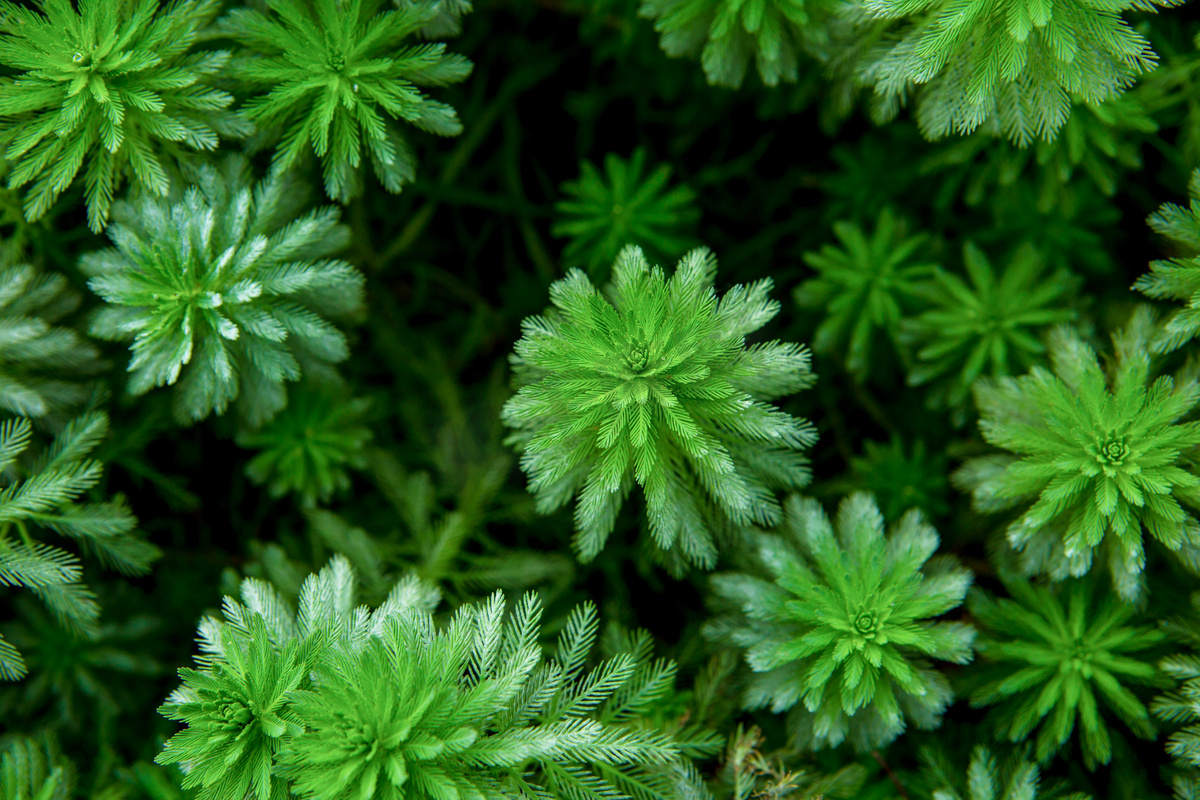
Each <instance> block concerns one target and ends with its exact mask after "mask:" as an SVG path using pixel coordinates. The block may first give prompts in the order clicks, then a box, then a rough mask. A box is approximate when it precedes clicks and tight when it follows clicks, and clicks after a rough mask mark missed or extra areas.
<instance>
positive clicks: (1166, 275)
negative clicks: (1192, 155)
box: [1133, 169, 1200, 353]
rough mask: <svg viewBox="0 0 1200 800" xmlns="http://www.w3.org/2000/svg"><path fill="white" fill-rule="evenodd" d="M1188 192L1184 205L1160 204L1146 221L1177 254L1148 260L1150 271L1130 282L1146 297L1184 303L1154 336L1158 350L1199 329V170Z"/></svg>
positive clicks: (1168, 348)
mask: <svg viewBox="0 0 1200 800" xmlns="http://www.w3.org/2000/svg"><path fill="white" fill-rule="evenodd" d="M1188 194H1189V195H1190V196H1191V202H1190V203H1189V204H1188V205H1187V207H1184V206H1181V205H1178V204H1176V203H1163V204H1162V205H1161V206H1160V207H1159V209H1158V211H1155V212H1154V213H1153V214H1151V215H1150V219H1149V220H1148V221H1149V223H1150V227H1151V228H1152V229H1153V230H1154V232H1155V233H1158V234H1161V235H1162V236H1166V237H1167V238H1168V239H1171V240H1172V245H1173V246H1174V248H1175V250H1176V252H1177V254H1176V255H1175V257H1174V258H1171V259H1163V260H1158V261H1152V262H1150V272H1148V273H1146V274H1145V275H1141V276H1140V277H1138V279H1137V281H1136V282H1134V284H1133V288H1134V289H1137V290H1138V291H1139V292H1142V293H1143V294H1145V295H1146V296H1147V297H1153V298H1155V299H1166V300H1182V301H1183V302H1184V303H1185V305H1184V307H1183V308H1181V309H1178V310H1176V311H1175V312H1174V313H1173V314H1172V315H1171V317H1170V318H1169V319H1168V320H1167V322H1166V324H1165V325H1164V326H1163V328H1162V330H1161V331H1160V332H1159V334H1158V336H1156V337H1155V339H1154V342H1153V345H1152V346H1153V348H1154V350H1155V351H1157V352H1160V353H1161V352H1168V351H1171V350H1175V349H1177V348H1179V347H1181V346H1182V345H1184V344H1185V343H1187V342H1189V341H1191V340H1192V339H1194V338H1195V337H1196V334H1197V333H1198V332H1200V169H1197V170H1196V171H1194V172H1193V173H1192V178H1191V181H1190V182H1189V183H1188Z"/></svg>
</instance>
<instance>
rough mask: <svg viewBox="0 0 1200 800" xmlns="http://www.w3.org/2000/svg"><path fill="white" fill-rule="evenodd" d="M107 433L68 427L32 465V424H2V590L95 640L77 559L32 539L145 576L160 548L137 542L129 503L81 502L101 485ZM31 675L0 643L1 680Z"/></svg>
mask: <svg viewBox="0 0 1200 800" xmlns="http://www.w3.org/2000/svg"><path fill="white" fill-rule="evenodd" d="M107 431H108V418H107V417H106V416H104V414H102V413H98V412H92V413H88V414H85V415H83V416H82V417H80V418H78V419H76V420H75V421H74V422H72V423H70V424H69V425H67V426H66V427H65V428H64V429H63V431H62V432H61V433H59V435H58V436H57V437H56V438H55V439H54V442H53V444H51V445H50V447H48V448H47V449H46V450H45V451H44V452H42V453H41V455H40V456H39V457H38V458H36V459H34V460H32V461H29V460H27V459H25V458H23V456H24V455H25V452H26V451H27V450H28V449H29V445H30V443H31V439H32V435H33V428H32V426H31V425H30V424H29V421H28V420H26V419H9V420H6V421H5V422H4V423H3V424H0V487H2V488H0V586H16V587H23V588H26V589H28V590H29V591H30V592H31V593H32V594H33V595H34V596H35V597H37V598H38V599H39V600H40V601H41V602H42V603H43V604H44V605H45V606H46V608H48V609H49V610H50V611H51V612H53V614H54V616H55V618H56V619H57V620H58V622H59V624H61V625H64V626H67V627H70V628H72V629H73V630H76V631H79V632H82V633H90V632H94V631H95V630H96V621H97V619H98V618H99V614H100V608H99V606H98V605H97V604H96V599H95V595H94V594H93V593H92V592H91V590H90V589H88V588H87V587H86V586H85V585H84V584H83V583H82V582H81V580H80V578H81V576H82V565H81V563H80V561H79V558H78V557H77V556H75V555H74V554H73V553H71V552H69V551H67V550H64V549H62V548H60V547H57V546H55V545H52V544H48V543H46V542H43V541H38V540H37V539H35V538H34V533H35V532H37V533H41V532H52V533H54V534H57V535H59V536H65V537H68V538H70V539H73V540H74V541H75V542H76V543H77V544H78V545H79V548H80V549H81V550H82V551H83V552H84V553H86V554H89V555H94V556H95V557H96V558H97V559H98V560H99V561H100V562H101V563H102V564H103V565H104V566H106V567H109V568H112V569H116V570H118V571H120V572H122V573H124V574H126V575H139V574H142V573H144V572H146V571H147V570H148V569H149V567H150V564H151V562H153V561H154V560H155V559H156V558H157V557H158V555H159V551H158V548H156V547H155V546H154V545H152V544H150V543H149V542H146V541H145V540H143V539H140V538H137V537H136V536H134V535H133V529H134V526H135V525H136V524H137V520H135V519H134V517H133V515H132V514H131V513H130V511H129V509H128V508H127V507H126V506H125V502H124V499H123V498H120V497H118V498H117V499H116V500H114V501H111V502H104V503H90V502H79V501H78V498H79V497H80V496H81V495H82V494H83V493H84V492H85V491H87V490H88V489H90V488H91V487H92V486H94V485H95V484H96V482H97V481H99V480H100V476H101V473H102V472H103V465H101V464H100V463H99V462H96V461H92V460H91V459H89V458H88V457H87V456H88V454H89V453H91V451H92V450H93V449H95V447H96V445H97V444H99V443H100V440H101V439H103V438H104V435H105V433H107ZM24 674H25V664H24V661H23V660H22V659H21V654H20V653H18V652H17V650H16V648H15V647H13V646H12V645H11V644H10V643H9V642H7V641H5V639H4V637H3V636H0V680H15V679H17V678H20V677H22V676H23V675H24Z"/></svg>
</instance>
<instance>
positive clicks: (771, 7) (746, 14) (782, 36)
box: [639, 0, 828, 88]
mask: <svg viewBox="0 0 1200 800" xmlns="http://www.w3.org/2000/svg"><path fill="white" fill-rule="evenodd" d="M639 14H640V15H641V16H643V17H648V18H650V19H653V20H654V28H655V30H657V31H658V32H659V33H660V34H661V36H662V39H661V42H662V49H663V51H664V52H666V53H667V55H670V56H689V57H690V56H695V55H697V54H699V56H700V63H701V65H703V67H704V74H705V76H706V77H707V78H708V82H709V83H710V84H713V85H714V86H729V87H732V88H737V87H738V86H741V85H742V81H743V80H745V77H746V69H747V68H748V67H749V66H750V62H751V61H753V62H754V63H755V65H756V66H757V68H758V74H759V76H760V77H761V78H762V82H763V83H765V84H766V85H767V86H775V85H776V84H778V83H779V82H780V81H781V80H782V81H788V82H794V81H795V80H796V78H797V77H798V74H799V64H800V60H801V58H803V57H804V54H805V51H806V50H807V49H809V48H810V47H811V46H812V45H813V44H814V43H815V42H820V41H823V39H824V30H823V28H822V27H821V20H822V17H823V15H826V14H828V7H827V5H826V4H825V3H823V2H822V0H756V1H755V2H745V0H642V5H641V9H640V10H639Z"/></svg>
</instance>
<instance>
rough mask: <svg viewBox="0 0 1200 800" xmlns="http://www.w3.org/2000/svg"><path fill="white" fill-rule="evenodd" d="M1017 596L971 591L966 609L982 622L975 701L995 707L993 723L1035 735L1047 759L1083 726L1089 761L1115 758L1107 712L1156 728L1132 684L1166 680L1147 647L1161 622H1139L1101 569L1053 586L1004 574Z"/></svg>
mask: <svg viewBox="0 0 1200 800" xmlns="http://www.w3.org/2000/svg"><path fill="white" fill-rule="evenodd" d="M1001 578H1002V580H1003V583H1004V587H1005V588H1006V589H1007V590H1008V593H1009V595H1011V598H1002V599H999V600H997V599H994V598H992V597H991V596H989V595H988V594H986V593H985V592H983V591H980V590H976V591H973V592H972V593H971V595H970V597H968V599H967V608H968V610H969V611H970V612H971V615H972V617H973V618H974V619H975V621H976V625H977V626H978V628H979V638H978V640H977V641H976V645H975V646H976V648H977V649H978V651H979V655H980V663H979V665H978V667H977V669H978V670H979V672H978V673H977V678H978V679H979V680H981V681H982V685H980V686H979V687H978V688H976V689H975V690H974V691H973V692H972V693H971V705H973V706H977V707H978V706H995V707H994V708H993V709H992V711H991V713H990V715H989V718H988V719H989V722H990V724H993V725H995V727H996V730H997V731H998V733H999V734H1000V735H1001V736H1003V737H1004V738H1006V739H1008V740H1009V741H1012V742H1021V741H1024V740H1025V739H1027V738H1029V737H1031V736H1034V734H1035V731H1036V737H1035V738H1034V753H1035V755H1036V758H1037V760H1038V761H1040V762H1043V763H1044V762H1046V761H1047V760H1049V758H1050V757H1051V756H1052V755H1054V754H1055V753H1057V752H1058V751H1059V750H1060V748H1062V747H1063V746H1064V745H1065V744H1066V743H1067V741H1068V740H1069V739H1070V738H1071V737H1072V734H1074V733H1076V729H1077V728H1078V740H1079V747H1080V749H1081V750H1082V752H1083V763H1084V765H1085V766H1086V767H1087V769H1089V770H1094V769H1096V767H1097V766H1099V765H1100V764H1107V763H1108V762H1109V760H1110V759H1111V757H1112V741H1111V739H1112V734H1110V732H1109V725H1108V722H1107V721H1106V720H1105V717H1106V716H1108V715H1109V714H1111V715H1113V716H1116V717H1117V718H1118V719H1119V720H1121V722H1123V723H1124V724H1125V726H1127V727H1128V728H1129V730H1130V731H1131V732H1133V733H1134V734H1135V735H1137V736H1140V737H1142V738H1144V739H1150V738H1153V736H1154V727H1153V725H1152V723H1151V721H1150V712H1149V710H1148V709H1147V708H1146V705H1145V703H1144V702H1143V701H1142V700H1141V699H1140V698H1139V697H1138V696H1137V694H1136V693H1135V692H1134V691H1133V690H1131V688H1130V687H1134V688H1137V687H1144V686H1161V685H1163V675H1162V673H1160V672H1159V670H1158V668H1157V667H1156V666H1155V665H1154V663H1153V662H1152V661H1147V656H1148V655H1151V654H1153V650H1154V649H1156V648H1157V647H1158V646H1159V645H1160V644H1161V643H1162V642H1163V640H1164V636H1163V633H1162V631H1161V630H1158V629H1157V628H1154V627H1150V626H1148V625H1139V624H1136V622H1135V617H1136V616H1137V612H1136V610H1135V609H1134V607H1133V606H1131V605H1129V604H1128V603H1126V602H1125V601H1124V600H1121V599H1120V598H1118V597H1116V596H1115V595H1114V594H1113V593H1112V592H1110V591H1108V590H1107V589H1106V588H1104V587H1101V586H1100V585H1099V584H1100V583H1101V581H1099V580H1097V578H1096V576H1094V575H1092V576H1087V577H1085V578H1082V579H1073V580H1070V581H1067V582H1065V583H1062V584H1058V585H1054V586H1046V585H1034V584H1030V583H1029V582H1027V581H1025V580H1023V579H1021V578H1018V577H1015V576H1012V575H1002V576H1001Z"/></svg>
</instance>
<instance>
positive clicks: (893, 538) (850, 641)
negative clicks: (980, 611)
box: [705, 493, 975, 751]
mask: <svg viewBox="0 0 1200 800" xmlns="http://www.w3.org/2000/svg"><path fill="white" fill-rule="evenodd" d="M781 534H782V535H779V536H772V535H767V534H758V535H756V536H755V537H754V538H753V540H752V543H753V549H754V552H755V556H756V560H757V562H758V567H759V570H758V571H759V572H765V574H766V577H759V576H758V575H757V574H750V573H724V574H720V575H716V576H714V577H713V579H712V587H713V590H714V592H715V593H716V595H717V597H718V598H720V603H721V605H722V607H723V608H725V611H726V613H725V614H723V615H722V616H718V617H716V618H714V619H713V620H711V621H710V622H708V623H707V624H706V626H705V633H706V635H708V636H709V637H711V638H713V639H716V640H718V641H721V642H724V643H728V644H733V645H736V646H738V647H742V648H745V649H746V662H747V663H748V664H749V665H750V668H751V669H752V670H754V675H753V677H752V678H751V680H750V683H749V687H748V690H747V693H746V699H745V703H746V706H747V707H748V708H762V707H764V706H769V707H770V708H771V710H772V711H775V712H777V713H778V712H781V711H787V710H788V709H791V710H792V711H791V715H790V717H789V730H790V731H791V733H792V736H793V737H795V739H796V740H797V741H798V744H800V745H801V746H802V747H805V748H813V749H819V748H824V747H836V746H837V745H838V744H840V743H841V742H842V741H843V740H845V739H847V738H849V740H850V742H851V743H852V744H853V745H854V747H855V748H856V749H857V750H859V751H867V750H871V749H873V748H877V747H882V746H884V745H886V744H888V743H889V742H891V741H893V740H895V739H896V737H898V736H899V735H900V734H901V733H902V732H903V731H904V729H905V726H906V723H907V722H912V723H913V724H915V725H916V726H917V727H919V728H924V729H932V728H936V727H937V726H938V725H939V724H940V722H941V716H942V714H943V712H945V710H946V708H947V707H948V706H949V705H950V701H951V700H952V699H953V692H952V691H951V689H950V684H949V682H948V681H947V679H946V677H945V675H943V674H942V673H941V672H938V671H937V670H935V669H934V668H933V666H932V664H931V663H930V662H929V659H940V660H943V661H950V662H953V663H956V664H964V663H966V662H968V661H970V660H971V656H972V648H971V644H972V641H973V639H974V637H975V632H974V630H973V629H972V628H971V626H969V625H966V624H964V623H961V622H933V621H931V618H933V617H937V616H940V615H942V614H944V613H946V612H947V611H950V610H952V609H954V608H957V607H958V606H959V605H960V604H961V603H962V600H963V596H964V595H965V594H966V592H967V588H968V587H969V586H970V585H971V573H970V572H968V571H967V570H966V569H965V568H963V567H962V566H961V565H959V564H958V563H957V561H956V560H955V559H954V558H952V557H948V556H936V557H932V558H931V556H933V554H934V552H935V551H936V550H937V547H938V541H939V539H938V535H937V532H936V531H935V530H934V529H933V528H932V527H931V526H930V525H929V524H928V523H926V522H925V521H924V519H923V518H922V516H921V514H920V512H918V511H916V510H913V511H910V512H909V513H907V514H906V515H904V517H903V518H902V519H901V520H900V521H899V522H898V523H896V524H895V525H894V526H892V528H891V530H890V531H889V532H888V533H887V534H886V535H885V532H884V521H883V516H882V515H881V514H880V513H879V509H878V507H877V506H876V505H875V501H874V499H873V498H872V497H871V496H870V495H868V494H865V493H859V494H854V495H851V496H850V497H848V498H846V499H845V500H844V501H842V503H841V505H840V506H839V508H838V513H837V518H836V522H831V521H830V519H829V517H828V516H827V515H826V514H825V512H824V510H823V509H822V508H821V506H820V504H819V503H818V502H817V501H816V500H812V499H802V498H799V497H796V496H793V497H791V498H789V500H788V504H787V517H786V525H785V526H784V528H783V530H782V531H781Z"/></svg>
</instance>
